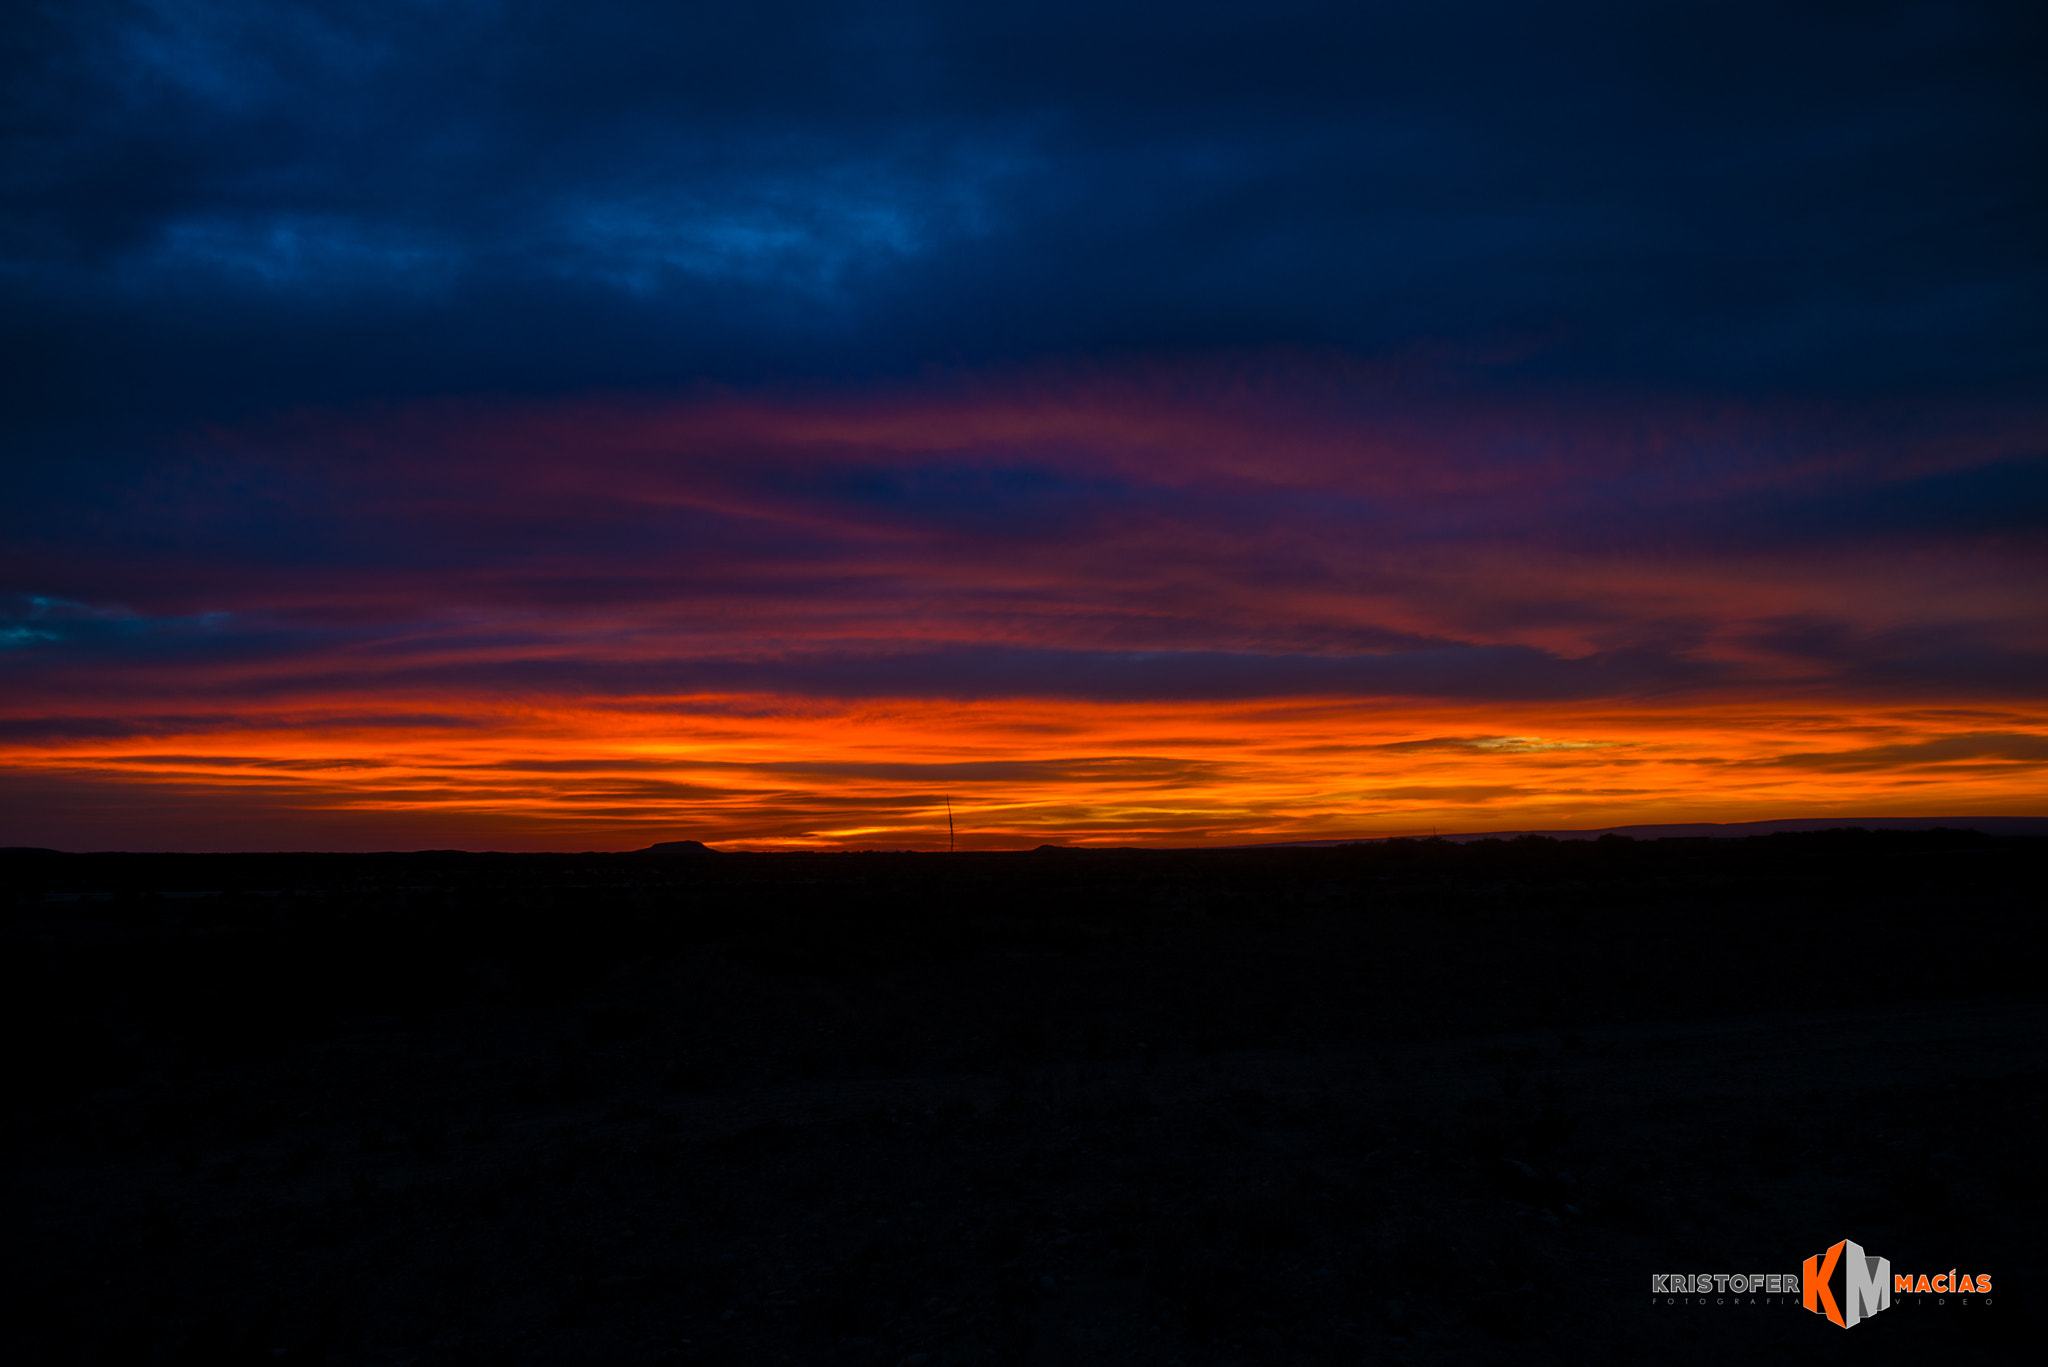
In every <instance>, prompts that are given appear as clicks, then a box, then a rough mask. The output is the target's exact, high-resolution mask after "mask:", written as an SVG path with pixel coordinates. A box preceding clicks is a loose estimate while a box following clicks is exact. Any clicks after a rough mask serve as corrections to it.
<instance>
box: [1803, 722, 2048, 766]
mask: <svg viewBox="0 0 2048 1367" xmlns="http://www.w3.org/2000/svg"><path fill="white" fill-rule="evenodd" d="M1971 760H1977V761H1987V762H1989V763H1991V764H1994V765H2003V766H2023V767H2025V768H2027V769H2030V770H2031V769H2038V768H2039V767H2041V766H2043V765H2048V736H2044V735H2038V734H2033V733H2026V732H2021V733H2002V732H1996V731H1971V732H1965V733H1963V734H1961V735H1954V736H1943V737H1940V738H1938V739H1935V740H1915V741H1905V742H1901V743H1898V744H1893V745H1868V746H1862V747H1859V748H1857V749H1854V750H1834V751H1803V752H1799V753H1795V754H1789V755H1778V756H1775V757H1773V758H1772V759H1770V760H1769V761H1767V762H1768V763H1770V764H1774V765H1781V766H1784V767H1786V768H1793V769H1825V770H1831V771H1835V772H1852V771H1856V770H1870V769H1912V768H1919V767H1921V766H1924V765H1929V764H1939V765H1950V764H1956V763H1958V762H1963V761H1971Z"/></svg>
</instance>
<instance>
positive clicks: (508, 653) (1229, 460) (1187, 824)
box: [0, 360, 2048, 850]
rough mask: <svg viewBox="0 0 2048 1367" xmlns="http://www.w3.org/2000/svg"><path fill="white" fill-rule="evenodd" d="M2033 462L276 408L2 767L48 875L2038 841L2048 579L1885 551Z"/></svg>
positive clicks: (1801, 418)
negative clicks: (1957, 821) (1727, 831)
mask: <svg viewBox="0 0 2048 1367" xmlns="http://www.w3.org/2000/svg"><path fill="white" fill-rule="evenodd" d="M1290 367H1291V368H1290ZM2032 431H2033V427H2032V424H2031V423H2029V422H2024V421H2018V420H2015V421H2014V422H2013V423H2012V424H2011V425H2009V426H2008V427H2007V428H2005V429H2004V430H2000V431H1989V432H1987V431H1985V430H1984V429H1983V428H1982V426H1981V424H1980V425H1977V426H1975V427H1974V428H1972V429H1970V430H1966V431H1961V432H1958V431H1952V430H1943V429H1940V428H1938V427H1937V428H1932V429H1930V428H1927V427H1924V426H1923V428H1922V429H1921V430H1918V431H1914V432H1910V433H1908V434H1907V435H1900V434H1899V433H1898V432H1897V431H1895V430H1894V431H1887V430H1886V429H1884V428H1883V427H1881V426H1880V425H1878V424H1874V423H1872V422H1870V421H1869V420H1868V419H1865V420H1862V421H1861V422H1860V423H1859V422H1850V421H1846V420H1843V419H1840V418H1832V417H1830V416H1829V415H1826V414H1818V413H1812V412H1808V413H1798V412H1780V413H1769V412H1763V411H1748V412H1744V411H1730V410H1725V409H1724V410H1722V411H1720V412H1718V413H1714V414H1708V415H1700V414H1696V413H1694V414H1688V413H1685V412H1683V411H1680V410H1677V409H1671V410H1667V411H1665V412H1663V413H1655V412H1647V411H1641V410H1636V411H1626V410H1623V411H1619V412H1617V411H1615V410H1613V409H1609V410H1606V411H1604V412H1601V413H1597V414H1596V413H1592V412H1589V411H1587V410H1586V409H1583V408H1581V409H1578V410H1571V409H1560V408H1559V407H1558V406H1556V405H1534V404H1531V405H1526V406H1524V407H1523V408H1521V409H1520V410H1519V411H1518V410H1515V409H1513V408H1511V407H1508V406H1505V405H1503V404H1500V403H1498V402H1495V403H1491V404H1477V403H1460V402H1457V401H1455V400H1454V399H1450V398H1439V399H1427V398H1417V397H1415V396H1414V395H1412V394H1410V395H1407V396H1403V395H1401V394H1399V393H1398V392H1395V391H1394V387H1393V386H1391V385H1389V384H1387V383H1385V382H1384V377H1378V376H1374V375H1372V374H1369V373H1367V374H1362V373H1359V372H1357V371H1356V370H1355V369H1354V370H1342V369H1338V370H1336V371H1332V370H1331V369H1329V368H1328V367H1327V366H1326V367H1323V368H1318V365H1317V364H1316V363H1312V362H1307V361H1301V360H1295V361H1291V362H1286V363H1285V364H1283V365H1280V366H1278V367H1276V366H1275V365H1274V364H1273V363H1260V364H1259V365H1257V366H1252V365H1251V364H1250V363H1242V362H1240V363H1221V362H1209V363H1201V364H1193V363H1190V364H1187V365H1184V366H1183V367H1181V368H1179V369H1172V368H1168V367H1163V366H1159V365H1149V366H1146V367H1142V368H1131V369H1127V370H1125V371H1122V372H1117V371H1101V370H1098V371H1095V372H1093V373H1089V374H1083V375H1081V376H1078V377H1076V376H1072V375H1069V376H1065V377H1058V378H1052V379H1048V378H1047V377H1046V376H1045V375H1044V374H1043V373H1027V374H1009V375H1005V374H990V375H982V376H978V377H972V378H971V380H968V381H960V382H954V383H950V384H935V385H930V386H926V387H924V388H922V389H918V388H905V389H899V390H898V391H896V392H895V393H893V394H887V395H883V396H881V397H876V396H874V395H866V396H859V397H856V398H852V399H848V398H845V397H833V396H831V395H829V394H826V395H821V396H817V397H812V398H808V399H805V398H792V397H790V396H788V395H781V396H771V397H766V398H759V397H757V398H747V397H744V396H735V395H732V394H718V395H709V396H704V397H699V398H695V399H675V400H669V401H665V402H662V403H652V402H649V401H646V400H640V399H632V400H620V401H603V400H577V401H570V402H561V403H549V404H517V405H496V406H492V405H480V404H466V405H428V406H422V407H418V408H408V409H401V410H397V411H392V412H384V413H368V414H364V413H354V414H351V413H335V412H329V413H318V412H302V413H300V414H298V415H296V416H293V417H290V418H288V419H284V420H274V421H271V422H268V423H266V424H264V425H262V426H259V427H253V428H248V429H244V430H238V431H215V432H212V433H209V434H206V435H204V436H200V437H195V438H192V439H190V440H189V441H188V442H187V443H186V445H185V447H184V448H183V456H182V462H181V464H180V465H179V466H178V467H177V468H176V469H175V470H174V471H172V472H170V473H168V474H166V475H164V476H163V477H161V478H160V479H159V480H158V481H157V482H155V483H154V484H153V485H151V486H150V487H148V488H147V489H144V490H139V491H137V493H136V494H135V495H134V497H133V498H132V499H131V500H129V501H128V502H127V503H126V504H125V505H124V506H121V507H119V508H117V509H114V510H112V511H110V512H108V513H106V514H104V515H103V517H104V521H103V524H102V531H101V533H100V535H99V537H98V538H97V539H96V540H94V541H92V542H90V543H88V544H84V545H80V544H79V543H78V542H74V543H73V544H74V545H75V546H79V552H80V553H79V556H78V559H77V561H76V562H75V563H74V564H72V565H70V566H68V567H67V571H68V577H69V578H71V579H73V580H74V581H75V580H76V579H78V578H87V579H90V578H95V577H97V578H100V579H103V580H104V581H105V582H106V583H107V585H108V592H109V595H110V596H111V592H112V591H113V589H114V586H115V585H118V584H124V583H125V584H136V583H142V582H150V583H152V584H154V585H155V588H154V591H153V593H152V596H151V597H150V598H149V599H146V600H141V601H136V600H134V599H132V598H131V599H129V600H127V601H116V602H108V601H104V600H103V601H98V602H94V601H81V600H55V599H48V598H36V599H22V600H17V602H16V604H15V608H14V612H13V614H12V616H11V619H10V621H11V625H10V626H9V628H8V629H9V632H10V654H11V656H12V663H13V665H14V667H15V668H16V671H17V673H16V679H17V685H18V686H17V688H16V689H15V690H14V691H13V693H12V694H11V696H10V698H9V700H8V706H7V711H6V714H5V717H4V718H0V725H4V730H0V736H4V737H5V741H4V745H5V748H4V750H0V755H4V758H5V762H6V764H7V766H8V770H9V782H10V783H11V784H12V785H14V796H15V799H16V801H17V803H18V804H19V812H20V814H19V815H17V817H16V828H17V830H18V831H20V832H21V833H22V834H21V835H18V836H17V837H16V839H17V841H21V842H22V843H44V844H52V845H58V846H63V847H78V846H81V845H85V844H91V843H93V833H94V832H96V831H99V830H119V831H124V832H133V834H132V835H129V836H128V837H127V838H128V839H129V840H130V841H132V842H134V843H136V844H138V845H156V846H166V847H175V848H206V847H221V846H225V845H229V844H233V845H235V846H238V847H242V848H336V849H341V848H394V847H414V848H417V847H440V846H460V847H465V848H497V849H565V850H573V849H593V848H634V847H637V846H639V845H644V844H648V843H653V842H654V841H657V840H664V839H699V840H704V841H706V842H707V843H711V844H715V845H721V846H727V847H732V848H749V849H837V848H862V847H882V848H943V847H944V845H945V842H946V828H945V820H944V808H943V803H944V801H945V800H946V799H948V798H950V800H951V802H952V805H953V808H954V812H955V817H956V821H957V824H958V826H959V829H960V831H961V833H962V834H961V845H962V847H964V848H970V849H972V848H1016V847H1020V846H1022V847H1029V846H1032V845H1036V844H1039V843H1045V842H1051V843H1071V844H1084V845H1085V844H1102V845H1125V844H1138V845H1203V844H1244V843H1256V842H1264V841H1284V840H1315V839H1341V838H1354V837H1366V836H1384V835H1417V834H1428V833H1429V832H1430V831H1432V830H1443V831H1483V830H1525V829H1532V828H1534V829H1569V828H1589V827H1601V826H1610V825H1621V824H1642V823H1658V822H1682V821H1720V822H1728V821H1746V820H1765V819H1771V818H1777V817H1783V816H1788V815H1797V816H1801V817H1811V816H1826V815H1829V814H1841V815H1844V816H1848V817H1854V816H1877V815H1903V816H1911V815H1968V814H2006V815H2010V814H2025V813H2028V812H2030V811H2032V810H2033V809H2034V808H2035V807H2037V806H2038V800H2039V793H2040V787H2039V777H2040V773H2041V769H2042V766H2043V763H2044V760H2048V708H2044V707H2042V706H2040V705H2038V704H2037V703H2036V702H2034V701H2033V700H2032V699H2030V698H2029V697H2028V696H2027V690H2026V683H2025V678H2026V671H2027V666H2028V662H2029V660H2030V659H2032V658H2034V655H2035V652H2037V651H2038V649H2039V642H2040V630H2041V624H2042V612H2041V608H2040V605H2039V604H2038V603H2037V602H2035V601H2032V600H2031V599H2030V597H2029V594H2028V593H2027V591H2026V590H2027V586H2028V585H2029V584H2030V583H2033V582H2038V574H2039V564H2038V562H2039V559H2040V556H2041V548H2040V547H2039V546H2038V545H2034V544H2030V543H2027V542H2025V541H2023V540H2018V539H2014V538H2011V537H2004V536H2000V535H1998V534H1996V530H1995V529H1993V530H1992V532H1991V533H1990V534H1984V533H1982V532H1979V533H1978V534H1975V535H1969V536H1957V535H1955V534H1953V532H1952V531H1951V529H1949V528H1948V527H1945V526H1942V525H1939V524H1938V523H1937V524H1936V525H1932V526H1926V525H1916V519H1920V520H1924V517H1925V514H1924V511H1923V510H1924V509H1925V508H1927V507H1929V506H1933V507H1935V508H1936V509H1937V510H1939V509H1940V502H1941V500H1942V499H1943V498H1947V499H1949V500H1950V501H1953V499H1954V498H1955V494H1954V493H1953V492H1952V491H1953V490H1955V489H1957V488H1962V489H1964V490H1965V491H1966V492H1967V491H1969V490H1971V489H1972V488H1973V485H1972V483H1971V482H1972V481H1976V482H1977V483H1979V484H1981V483H1982V482H1983V481H1985V480H1986V479H1987V478H1988V479H1993V480H1995V479H1996V477H1997V476H1998V473H1999V466H2000V462H2001V460H2002V459H2003V458H2004V456H2005V455H2006V453H2007V452H2008V451H2009V450H2011V449H2013V448H2014V447H2016V446H2019V445H2021V444H2023V443H2025V442H2026V441H2029V440H2031V439H2032ZM1852 483H1853V484H1854V485H1855V491H1854V493H1853V494H1851V493H1849V492H1847V486H1849V485H1850V484H1852ZM227 487H232V488H236V489H238V490H243V491H247V490H250V489H254V490H257V491H258V495H257V497H256V498H254V499H253V500H249V501H246V502H242V503H237V504H234V505H232V507H233V509H234V513H235V516H236V517H237V518H240V519H245V521H244V522H242V523H241V524H240V525H234V526H222V525H219V524H218V523H217V522H216V523H214V524H213V525H209V516H210V515H211V514H214V513H215V512H216V510H218V508H219V507H220V502H219V491H220V490H221V489H223V488H227ZM266 489H267V490H269V492H268V493H266V492H264V491H265V490H266ZM1945 491H1949V492H1945ZM1850 499H1854V500H1857V501H1859V506H1849V507H1845V502H1846V501H1847V500H1850ZM1872 507H1875V508H1877V509H1878V513H1879V515H1877V516H1873V514H1872V512H1871V511H1870V510H1871V508H1872ZM1829 519H1833V521H1832V522H1830V520H1829ZM1873 524H1875V525H1873ZM1930 647H1932V648H1931V649H1930ZM2001 661H2003V662H2004V663H2001ZM2008 677H2009V678H2010V679H2011V682H2007V678H2008ZM23 683H25V684H26V685H27V686H26V687H21V686H19V685H21V684H23ZM30 792H33V794H34V795H35V797H34V800H33V802H32V803H31V802H30V801H28V800H27V795H28V794H29V793H30Z"/></svg>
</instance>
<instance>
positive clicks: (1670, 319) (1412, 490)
mask: <svg viewBox="0 0 2048 1367" xmlns="http://www.w3.org/2000/svg"><path fill="white" fill-rule="evenodd" d="M2044 69H2048V12H2044V11H2043V10H2042V9H2041V7H2040V6H2038V5H2034V4H2025V3H2014V4H1994V3H1978V4H1971V3H1950V4H1928V5H1918V4H1896V5H1887V4H1871V3H1859V4H1796V3H1774V4H1770V5H1743V4H1739V3H1726V2H1725V0H1724V2H1723V3H1716V4H1712V5H1707V4H1698V5H1690V4H1670V5H1650V6H1646V5H1641V4H1622V3H1615V4H1584V3H1570V2H1569V0H1567V2H1565V3H1558V4H1550V5H1542V6H1532V5H1522V4H1514V5H1509V4H1473V3H1455V2H1450V3H1440V4H1430V5H1413V4H1377V5H1375V4H1358V3H1350V4H1342V5H1338V4H1286V3H1274V0H1263V2H1262V3H1258V4H1250V3H1221V4H1206V5H1205V4H1200V3H1176V4H1173V5H1164V4H1125V5H1117V4H1105V3H1100V0H1097V2H1096V3H1090V4H1087V5H1061V4H1057V3H1038V4H1033V5H1029V6H1022V5H1019V6H990V5H959V4H919V3H885V4H863V3H837V4H803V3H772V2H770V3H756V4H749V5H719V6H708V5H694V4H678V3H659V4H656V3H621V2H620V0H579V3H575V4H566V3H546V2H544V0H528V2H527V3H495V2H486V0H350V3H346V4H343V3H331V4H328V3H295V2H294V0H278V2H277V3H271V4H265V5H249V4H246V3H203V2H201V0H131V2H129V3H101V2H100V0H65V2H64V3H61V4H59V3H43V4H24V5H17V6H11V7H8V10H7V14H6V17H5V18H4V19H0V92H4V93H0V99H4V101H5V103H6V106H7V109H6V117H5V119H4V120H0V146H4V151H0V352H4V358H5V364H4V367H0V461H4V474H5V485H4V487H5V490H6V496H5V498H4V499H0V845H39V846H50V847H56V848H63V849H165V850H178V849H190V850H209V849H252V850H253V849H334V850H346V849H415V848H467V849H503V850H550V849H558V850H588V849H631V848H637V847H639V846H643V845H646V844H649V843H653V842H655V841H659V840H680V839H697V840H704V841H707V842H709V843H711V844H714V845H717V846H720V847H722V848H729V849H762V850H768V849H857V848H920V849H943V848H946V846H947V843H948V838H949V837H948V830H947V812H948V807H949V806H950V809H951V813H952V817H953V821H954V828H955V832H956V834H955V836H954V839H956V840H957V843H958V845H959V846H960V847H961V848H970V849H977V848H1020V847H1021V848H1029V847H1032V846H1035V845H1037V844H1040V843H1062V844H1077V845H1149V846H1191V845H1228V844H1242V843H1257V842H1265V841H1285V840H1311V839H1338V838H1350V837H1367V836H1387V835H1416V834H1427V833H1429V832H1430V831H1431V830H1442V831H1445V832H1450V831H1485V830H1526V829H1560V828H1575V827H1576V828H1593V827H1602V826H1612V825H1621V824H1639V823H1654V822H1680V821H1686V822H1689V821H1746V820H1764V819H1774V818H1790V817H1802V818H1804V817H1830V816H1835V815H1842V816H1857V815H1861V816H1879V815H1885V816H1913V815H1940V816H1956V815H1987V814H2004V815H2042V814H2048V800H2044V793H2048V785H2044V782H2043V780H2044V777H2048V573H2044V570H2048V535H2044V531H2048V384H2044V380H2048V96H2044V94H2043V89H2044V88H2043V85H2042V82H2041V80H2040V72H2041V71H2042V70H2044Z"/></svg>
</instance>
